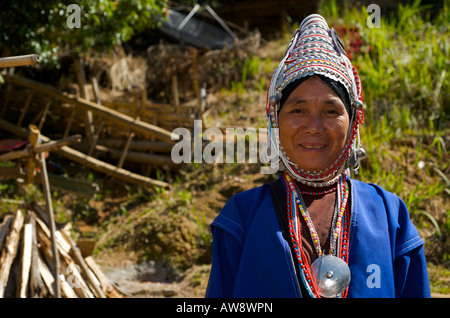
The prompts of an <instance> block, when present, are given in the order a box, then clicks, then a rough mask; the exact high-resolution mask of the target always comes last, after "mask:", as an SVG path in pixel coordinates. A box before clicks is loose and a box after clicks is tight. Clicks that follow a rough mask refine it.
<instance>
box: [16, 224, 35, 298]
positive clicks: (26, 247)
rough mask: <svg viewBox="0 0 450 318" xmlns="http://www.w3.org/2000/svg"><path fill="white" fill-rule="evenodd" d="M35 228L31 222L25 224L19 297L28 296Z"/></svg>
mask: <svg viewBox="0 0 450 318" xmlns="http://www.w3.org/2000/svg"><path fill="white" fill-rule="evenodd" d="M32 231H33V228H32V225H31V224H30V223H27V224H25V225H24V226H23V238H22V268H21V271H20V273H21V276H20V289H19V291H18V294H19V295H18V296H19V298H27V291H28V279H29V275H30V269H31V253H32V244H33V237H32V235H33V232H32Z"/></svg>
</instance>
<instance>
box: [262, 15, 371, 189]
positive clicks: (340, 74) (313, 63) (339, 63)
mask: <svg viewBox="0 0 450 318" xmlns="http://www.w3.org/2000/svg"><path fill="white" fill-rule="evenodd" d="M312 75H322V76H325V77H327V78H329V79H332V80H334V81H336V82H338V83H340V84H342V85H343V86H344V87H345V89H346V91H347V93H348V96H349V98H350V104H351V110H350V111H351V113H349V117H350V118H351V122H350V127H349V131H348V134H347V142H346V145H345V147H344V149H343V151H342V153H341V154H340V156H339V157H338V158H337V160H336V161H335V162H334V163H333V164H332V165H331V166H330V167H328V168H326V169H325V170H322V171H318V172H312V171H305V170H302V169H300V168H299V167H298V166H297V165H296V164H295V163H294V162H292V161H291V160H290V159H289V157H288V156H287V154H286V152H285V151H284V149H283V147H282V145H281V143H280V140H279V134H278V129H276V128H279V126H278V111H279V109H280V107H281V106H282V105H280V100H281V99H282V94H283V89H284V88H286V86H288V85H289V84H290V83H292V82H294V81H295V80H298V79H300V78H303V77H309V76H312ZM266 114H267V119H268V129H269V137H270V143H271V144H270V145H269V147H273V148H274V149H275V151H276V152H277V153H278V156H279V157H280V159H281V161H282V163H283V166H284V167H285V168H286V169H287V171H288V172H289V174H290V175H291V176H292V177H293V178H294V179H296V180H297V181H300V182H302V183H305V184H308V185H311V186H317V187H321V186H328V185H331V184H333V183H335V182H336V181H337V180H338V178H339V176H340V175H341V174H342V172H343V171H344V169H347V168H351V169H353V170H355V171H357V169H358V168H359V158H360V157H362V156H363V155H364V150H363V149H362V148H361V147H360V144H359V142H360V140H359V123H363V122H364V113H363V95H362V85H361V81H360V78H359V75H358V73H357V71H356V69H355V68H354V67H353V66H352V64H351V62H350V60H349V59H348V57H347V53H346V52H345V49H344V45H343V44H342V42H341V40H340V39H339V37H338V35H337V33H336V31H335V30H334V28H331V29H329V28H328V24H327V22H326V21H325V19H324V18H323V17H322V16H320V15H318V14H312V15H310V16H308V17H306V18H305V19H304V20H303V22H302V23H301V25H300V27H299V28H298V29H297V30H296V31H295V32H294V36H293V38H292V39H291V41H290V43H289V45H288V49H287V51H286V54H285V56H284V58H283V59H282V60H281V62H280V64H279V65H278V67H277V68H276V69H275V72H274V74H273V76H272V79H271V82H270V86H269V91H268V94H267V106H266ZM274 128H275V129H274ZM330 177H331V179H330ZM326 179H329V180H327V181H324V180H326Z"/></svg>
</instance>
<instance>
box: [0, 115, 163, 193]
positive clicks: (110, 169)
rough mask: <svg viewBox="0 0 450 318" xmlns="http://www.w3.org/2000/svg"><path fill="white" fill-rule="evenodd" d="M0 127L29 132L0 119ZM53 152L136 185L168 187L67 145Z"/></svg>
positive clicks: (17, 132) (47, 140) (18, 133)
mask: <svg viewBox="0 0 450 318" xmlns="http://www.w3.org/2000/svg"><path fill="white" fill-rule="evenodd" d="M0 127H1V128H2V129H4V130H6V131H9V132H11V133H13V134H16V135H17V136H20V137H22V138H27V136H28V134H29V132H28V130H27V129H25V128H23V127H17V126H15V125H14V124H11V123H10V122H8V121H6V120H4V119H0ZM41 140H42V141H44V142H50V141H51V139H50V138H48V137H46V136H44V135H41ZM55 152H57V153H59V154H61V155H62V156H64V157H66V158H68V159H70V160H73V161H75V162H78V163H80V164H82V165H85V166H87V167H89V168H91V169H94V170H97V171H100V172H102V173H105V174H107V175H110V176H112V177H114V178H118V179H121V180H124V181H127V182H131V183H134V184H137V185H141V186H144V187H149V186H157V187H163V188H170V184H169V183H167V182H163V181H159V180H155V179H152V178H147V177H144V176H141V175H139V174H136V173H133V172H130V171H128V170H125V169H119V168H117V167H115V166H113V165H111V164H108V163H106V162H103V161H100V160H97V159H95V158H92V157H89V156H87V155H85V154H84V153H82V152H79V151H76V150H74V149H72V148H70V147H68V146H63V147H60V148H58V149H56V150H55Z"/></svg>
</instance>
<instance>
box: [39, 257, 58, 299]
mask: <svg viewBox="0 0 450 318" xmlns="http://www.w3.org/2000/svg"><path fill="white" fill-rule="evenodd" d="M38 256H39V258H38V263H39V270H40V272H41V277H42V280H43V281H44V284H45V286H46V287H47V290H48V293H49V294H50V295H51V296H52V297H54V296H55V291H54V289H53V283H54V281H55V278H54V277H53V275H52V273H51V272H50V269H49V268H48V266H47V264H45V262H44V260H43V259H42V257H41V256H40V255H39V254H38Z"/></svg>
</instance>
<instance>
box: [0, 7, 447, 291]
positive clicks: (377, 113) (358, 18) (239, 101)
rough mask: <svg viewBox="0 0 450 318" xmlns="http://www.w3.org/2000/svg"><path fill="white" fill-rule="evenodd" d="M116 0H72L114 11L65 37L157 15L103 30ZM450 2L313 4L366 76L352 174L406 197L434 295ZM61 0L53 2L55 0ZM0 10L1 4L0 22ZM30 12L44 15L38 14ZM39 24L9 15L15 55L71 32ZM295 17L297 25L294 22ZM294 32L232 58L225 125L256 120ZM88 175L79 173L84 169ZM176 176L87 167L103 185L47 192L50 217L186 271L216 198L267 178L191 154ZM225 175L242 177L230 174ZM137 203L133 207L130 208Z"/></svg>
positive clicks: (17, 200) (443, 189)
mask: <svg viewBox="0 0 450 318" xmlns="http://www.w3.org/2000/svg"><path fill="white" fill-rule="evenodd" d="M163 2H164V1H150V0H146V1H144V0H142V1H137V2H136V1H123V3H125V4H126V3H130V4H129V5H132V6H133V7H132V8H133V10H135V14H138V13H136V12H139V10H143V8H144V7H145V6H146V5H152V4H153V3H155V4H157V5H156V6H152V8H156V9H155V10H156V11H155V12H156V13H157V12H158V10H160V9H161V4H162V3H163ZM113 3H115V1H102V2H93V4H91V2H82V4H80V6H81V5H84V7H83V8H86V10H88V9H87V8H94V9H95V8H96V7H95V6H100V5H103V6H106V7H108V8H110V10H109V11H108V10H107V11H105V12H106V15H104V16H102V17H93V16H92V17H89V19H93V21H90V20H89V23H90V24H92V25H93V26H95V28H92V29H90V30H88V31H89V33H88V34H87V35H88V36H87V37H86V40H85V41H84V42H82V43H80V42H76V41H77V38H78V39H79V35H80V34H81V33H80V34H78V33H77V34H78V35H77V36H74V38H73V39H70V42H67V44H68V45H72V47H73V48H78V50H82V49H83V48H85V47H86V45H87V46H89V45H90V43H93V42H95V43H98V44H99V45H100V44H101V45H102V48H101V49H103V48H104V47H106V46H108V45H110V44H114V43H117V41H118V40H120V41H126V39H128V38H129V36H130V35H131V34H132V32H134V31H131V30H130V29H129V28H128V27H129V26H130V25H133V26H136V27H137V29H139V28H141V27H142V28H143V27H144V24H145V23H146V21H147V22H148V21H150V20H151V21H153V20H152V17H153V14H151V15H150V16H146V17H145V18H144V20H142V21H140V22H139V23H138V24H135V22H136V16H135V15H133V14H131V15H126V17H125V18H124V21H123V23H118V24H117V25H115V26H114V28H112V29H111V30H110V31H111V32H109V33H103V28H106V26H107V25H111V24H114V23H113V22H114V21H115V20H116V19H118V18H119V14H120V13H119V11H120V10H119V9H120V8H118V7H114V5H113ZM121 3H122V2H121ZM131 3H132V4H131ZM449 3H450V1H448V0H444V4H443V8H442V9H441V10H439V12H438V13H437V14H436V15H434V16H433V17H431V14H430V12H429V9H430V8H429V7H427V6H423V5H421V4H420V1H414V2H413V3H412V4H411V5H409V6H404V5H399V8H398V10H396V11H394V12H393V13H389V14H384V13H383V8H381V10H382V12H381V21H380V28H369V27H368V26H367V24H366V21H367V17H368V15H369V14H368V13H367V11H366V7H364V6H359V7H356V6H355V7H349V8H346V7H342V8H341V7H338V6H337V5H336V2H335V1H326V3H325V4H324V5H323V6H322V7H321V9H320V12H319V13H320V14H322V15H323V16H324V17H326V19H327V20H328V23H329V25H330V26H333V27H334V28H335V29H336V30H337V31H338V33H339V35H340V37H341V39H342V40H343V42H344V43H345V45H346V48H347V50H348V52H349V54H350V56H351V59H352V62H353V63H354V64H355V65H356V67H357V69H358V72H359V74H360V76H361V80H362V83H363V89H364V101H365V123H364V125H362V127H361V138H362V146H363V147H364V148H365V149H366V151H367V153H368V158H367V159H365V160H363V161H362V163H361V164H362V167H361V169H360V172H359V174H358V175H355V176H354V177H355V178H358V179H360V180H363V181H365V182H370V183H375V184H378V185H380V186H381V187H383V188H385V189H387V190H388V191H391V192H394V193H395V194H397V195H398V196H399V197H400V198H402V199H403V200H404V202H405V203H406V205H407V206H408V209H409V211H410V214H411V218H412V219H413V221H414V223H415V224H416V226H417V227H418V229H419V232H420V234H421V235H422V237H423V238H424V239H425V243H426V244H425V250H426V254H427V259H428V261H429V262H430V265H429V269H430V271H431V272H430V283H431V285H432V291H435V292H441V293H449V290H448V280H449V276H450V275H449V270H448V269H449V265H450V253H449V250H450V249H449V247H450V235H449V233H450V181H449V171H450V167H449V158H450V157H449V154H448V148H449V141H450V139H449V138H450V137H449V136H450V134H449V132H450V130H449V128H448V127H449V116H450V108H449V105H450V87H449V81H448V75H449V74H448V62H449V61H450V43H449V41H448V39H449V38H450V32H449V25H450V23H449V22H450V18H449V7H450V5H449ZM8 5H9V6H11V7H15V6H17V3H16V2H15V1H10V2H9V3H8ZM59 5H60V6H63V5H62V4H59V2H54V1H49V2H45V3H44V2H42V3H34V2H33V4H31V2H30V4H28V8H27V10H31V9H33V10H34V9H36V8H37V9H39V10H38V11H37V12H38V13H39V12H40V10H46V11H48V10H50V8H52V7H55V8H56V6H59ZM39 6H42V8H41V7H39ZM65 8H66V6H63V7H61V9H62V10H65ZM37 9H36V10H37ZM94 9H92V10H94ZM89 10H91V9H89ZM133 10H132V11H133ZM5 12H7V11H5ZM38 13H33V14H38ZM156 13H155V14H156ZM122 14H123V12H122ZM1 17H2V15H1V13H0V20H2V21H3V20H4V19H1ZM54 18H55V19H59V20H61V21H63V22H64V23H65V19H66V15H63V16H58V14H56V13H55V14H54ZM36 19H37V20H36V21H41V20H40V19H42V17H40V16H39V17H36ZM97 19H100V21H96V20H97ZM59 20H58V21H59ZM5 21H6V20H5ZM27 21H28V20H27ZM29 21H31V19H29ZM22 22H24V21H22ZM63 22H61V23H63ZM27 23H28V22H27ZM47 23H48V21H44V22H42V21H41V22H39V23H37V24H36V26H38V27H35V25H32V24H31V23H30V24H29V25H27V24H25V25H23V23H17V22H15V25H23V28H24V29H23V30H17V32H22V34H28V35H27V36H25V38H26V39H28V40H27V41H24V42H21V43H19V42H17V41H16V44H15V46H11V47H13V48H15V51H14V54H20V53H29V51H28V50H31V51H33V52H36V53H40V52H42V53H44V52H50V53H48V54H50V55H51V52H53V51H52V50H54V48H55V47H58V48H62V47H60V46H62V45H63V42H64V41H62V40H61V39H62V38H64V37H66V38H67V36H65V35H64V34H66V33H64V32H66V31H67V30H65V29H62V30H61V32H53V33H54V34H52V35H49V33H48V32H46V33H45V36H54V37H57V38H60V40H56V42H54V41H53V40H52V41H47V40H43V41H40V40H39V39H40V38H41V37H43V36H44V34H43V33H42V32H41V31H39V30H42V29H41V28H44V30H51V26H49V25H48V24H47ZM86 23H87V22H86ZM141 23H142V25H141ZM10 27H11V26H10V25H0V39H1V40H0V42H1V43H9V45H11V42H8V41H11V39H6V38H5V30H9V28H10ZM296 27H298V24H296V25H293V26H292V29H294V28H296ZM47 28H48V29H47ZM19 29H20V28H19ZM58 31H59V29H58ZM23 32H25V33H23ZM33 32H35V33H33ZM39 32H41V33H39ZM79 32H82V30H80V31H79ZM100 35H101V37H103V36H104V41H106V42H107V43H103V44H105V45H106V44H108V45H106V46H103V44H102V42H97V41H98V37H100ZM290 37H291V33H285V34H282V36H281V39H280V40H278V41H277V42H276V43H275V45H273V43H272V45H271V43H269V44H268V45H271V46H268V47H267V46H265V47H263V48H262V49H261V50H260V53H261V54H259V53H258V54H255V55H253V56H248V57H246V59H245V60H242V61H236V68H237V67H241V66H242V71H241V73H239V74H240V76H238V77H236V80H235V82H233V83H232V84H231V88H229V89H228V88H223V89H222V90H221V91H220V88H217V92H218V94H219V98H218V99H221V101H220V102H221V103H222V104H225V105H224V106H222V107H219V109H218V111H217V117H218V118H219V119H220V122H221V125H227V124H232V125H235V124H237V123H240V122H244V123H247V124H248V123H249V122H250V123H251V124H252V125H253V126H258V124H259V126H263V120H264V102H265V95H266V91H267V88H268V85H269V81H270V77H271V75H272V72H273V70H274V68H275V66H276V64H277V63H278V62H277V60H278V59H279V58H281V55H282V54H283V53H284V49H285V48H286V45H287V42H288V41H289V40H290ZM22 38H23V37H22ZM38 40H39V41H38ZM116 40H117V41H116ZM46 41H47V42H46ZM58 41H59V42H58ZM92 41H93V42H92ZM38 42H39V43H41V44H40V45H43V46H42V47H40V48H39V50H41V51H39V50H38V51H36V50H37V49H38V47H37V46H36V43H38ZM72 42H73V43H72ZM33 43H34V44H33ZM42 43H43V44H42ZM46 43H47V44H46ZM55 43H56V44H55ZM58 43H59V44H58ZM65 44H66V42H64V45H65ZM0 49H1V46H0ZM101 49H99V50H101ZM75 50H77V49H75ZM264 50H266V52H264ZM267 51H270V52H269V53H268V52H267ZM45 54H47V53H44V54H43V56H45ZM50 55H49V56H50ZM278 55H279V56H278ZM258 96H263V97H262V98H259V97H258ZM261 100H264V102H263V103H261ZM255 114H256V115H255ZM209 120H210V119H208V121H209ZM211 120H212V119H211ZM239 120H241V121H240V122H239ZM211 125H214V123H211ZM84 173H86V174H87V172H86V171H84ZM175 175H176V176H173V175H171V174H170V173H168V172H162V171H158V172H157V173H156V178H157V179H158V180H164V181H167V182H170V183H171V184H172V186H173V188H172V189H171V190H166V189H163V188H157V189H155V190H148V189H142V188H139V187H135V186H124V185H123V184H121V183H120V182H117V183H115V182H114V181H113V182H111V180H108V181H103V180H102V179H100V178H99V177H97V175H96V174H93V173H90V174H89V175H88V176H86V177H88V178H89V179H90V181H92V182H96V183H98V184H99V188H100V193H98V194H97V195H96V196H95V197H94V198H91V199H80V198H78V199H68V198H67V197H66V196H65V195H64V194H62V193H59V192H56V191H55V192H54V194H53V200H54V209H55V213H56V214H57V220H58V222H67V221H72V222H74V223H80V222H84V223H87V224H89V225H93V226H95V228H94V229H93V231H95V232H96V235H97V236H98V237H99V238H100V239H99V241H98V244H97V250H96V252H99V251H101V250H105V249H108V248H117V249H127V248H129V249H132V250H139V251H141V252H142V257H143V258H144V259H159V260H161V261H163V262H166V263H169V264H170V265H171V266H173V267H174V268H182V269H186V268H188V267H190V266H192V265H193V264H208V262H209V261H210V259H209V257H210V254H209V253H210V248H211V242H212V239H211V233H210V231H209V224H210V222H211V221H212V219H213V218H214V216H215V215H217V213H218V212H219V210H220V208H221V207H222V206H223V204H224V202H225V201H226V200H227V199H228V198H229V197H230V196H231V195H232V194H234V193H236V192H237V191H240V190H243V189H244V187H243V186H242V184H244V182H248V184H249V186H257V185H259V184H261V183H263V182H267V181H269V179H270V178H271V177H272V176H262V175H260V170H259V167H257V165H242V164H221V165H206V164H195V163H193V164H190V165H187V167H186V169H183V170H181V171H179V172H178V173H177V174H175ZM79 177H84V175H83V174H80V175H79ZM233 178H234V179H237V180H238V181H235V182H234V181H233V180H234V179H233ZM119 188H120V189H122V191H121V197H120V199H114V198H115V193H114V192H115V191H116V192H117V191H118V190H119ZM0 197H1V198H2V200H0V204H1V211H0V214H1V213H6V212H11V211H14V210H15V209H17V208H19V207H24V206H25V207H26V205H27V204H28V203H30V202H32V201H40V202H42V201H43V197H42V195H41V194H40V193H39V191H37V188H36V187H34V186H32V185H29V186H26V187H19V186H18V184H17V182H15V181H11V182H4V183H2V185H1V186H0ZM143 204H147V205H145V206H142V205H143ZM94 207H95V209H94ZM137 207H139V209H135V208H137ZM134 210H135V211H134ZM75 227H76V226H75ZM163 251H164V253H162V252H163Z"/></svg>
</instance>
